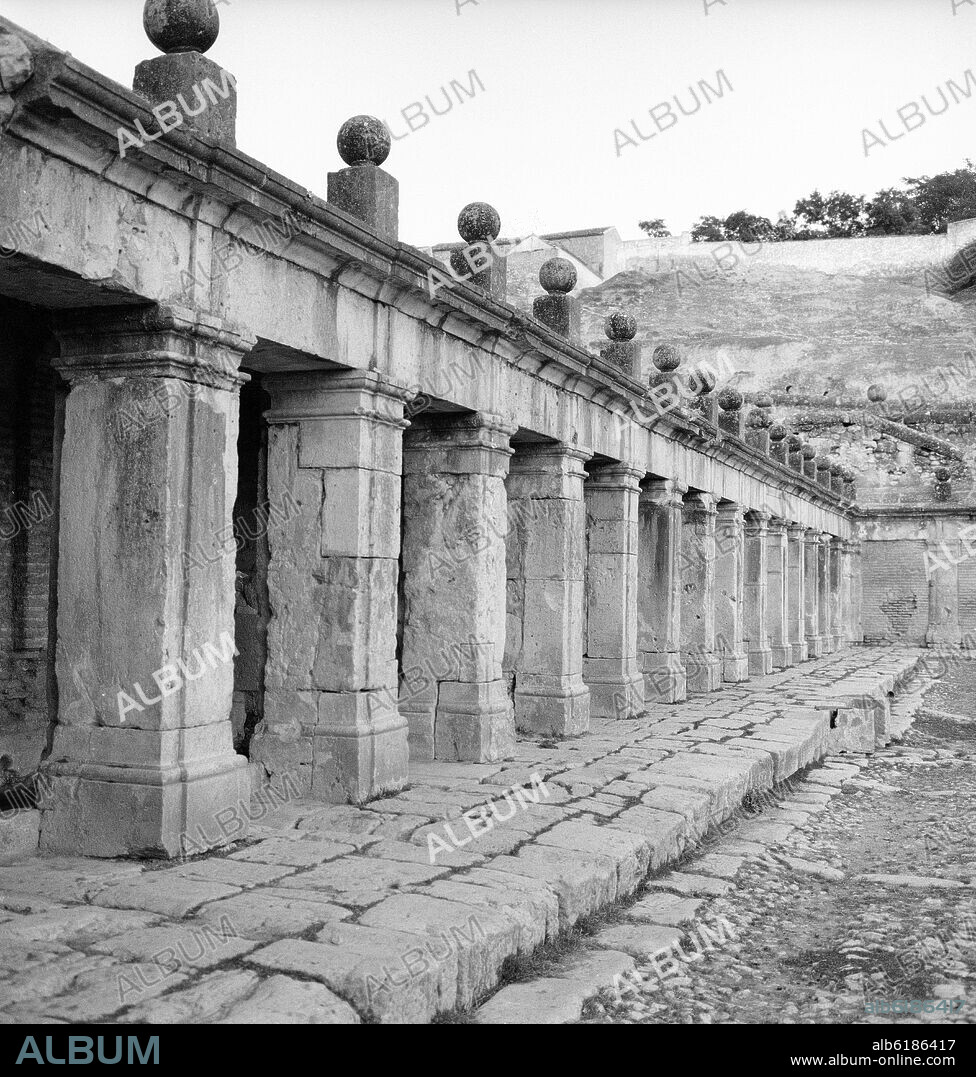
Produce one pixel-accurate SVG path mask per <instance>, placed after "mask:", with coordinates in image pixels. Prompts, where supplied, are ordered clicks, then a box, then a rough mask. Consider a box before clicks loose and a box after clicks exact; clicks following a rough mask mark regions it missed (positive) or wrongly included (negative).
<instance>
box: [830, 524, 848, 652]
mask: <svg viewBox="0 0 976 1077" xmlns="http://www.w3.org/2000/svg"><path fill="white" fill-rule="evenodd" d="M846 545H847V543H845V542H844V541H843V539H839V538H833V537H832V538H831V540H830V566H829V567H830V589H829V593H830V641H831V644H832V645H833V649H834V650H835V651H839V650H841V649H842V648H843V647H846V646H847V632H846V627H845V624H844V615H843V609H842V604H843V590H844V574H845V571H846V568H845V564H844V561H845V558H846V555H845V553H844V548H845V546H846Z"/></svg>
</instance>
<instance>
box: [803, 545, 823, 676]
mask: <svg viewBox="0 0 976 1077" xmlns="http://www.w3.org/2000/svg"><path fill="white" fill-rule="evenodd" d="M820 539H821V534H820V532H819V531H814V530H813V529H812V528H810V529H809V530H808V531H807V533H806V535H805V536H804V539H803V586H804V592H803V629H804V632H805V634H806V639H807V654H808V655H809V657H810V658H820V656H821V655H822V654H823V653H824V645H823V636H821V634H820V581H821V579H822V570H821V559H820V549H821V543H820Z"/></svg>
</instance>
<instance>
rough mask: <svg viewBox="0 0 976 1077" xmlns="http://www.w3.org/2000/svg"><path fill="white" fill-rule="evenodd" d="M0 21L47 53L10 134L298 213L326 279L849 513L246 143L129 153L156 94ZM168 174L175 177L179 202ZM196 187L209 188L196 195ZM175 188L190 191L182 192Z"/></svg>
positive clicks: (172, 136) (145, 193) (209, 208)
mask: <svg viewBox="0 0 976 1077" xmlns="http://www.w3.org/2000/svg"><path fill="white" fill-rule="evenodd" d="M0 27H8V28H9V29H10V30H11V31H12V32H14V33H17V34H18V35H20V36H21V37H22V38H23V39H24V41H25V42H26V43H27V44H28V47H29V48H30V49H31V51H32V53H33V55H34V57H35V60H36V64H37V69H36V73H35V75H34V78H33V79H32V80H31V81H30V82H29V83H28V84H27V85H26V86H25V87H23V89H22V90H21V91H20V94H19V99H20V108H19V111H18V113H17V114H16V116H15V117H14V120H13V121H12V123H11V126H10V128H9V130H8V135H9V133H10V132H13V133H14V134H15V135H16V136H17V137H18V138H20V139H22V140H24V141H26V142H31V143H34V144H36V145H38V146H39V147H41V148H42V149H44V150H45V152H48V153H51V154H54V155H55V156H60V157H62V158H65V159H70V160H71V161H72V162H73V163H74V164H76V165H77V166H79V167H85V168H88V169H89V170H91V171H93V172H97V173H98V174H99V175H100V176H101V177H102V178H103V179H104V180H105V181H106V182H108V183H113V184H115V185H117V186H118V187H120V188H122V189H125V190H128V191H130V192H131V193H132V194H133V195H135V196H137V197H140V198H152V199H154V200H162V202H161V204H164V205H166V206H167V208H168V209H170V210H171V211H172V212H175V213H182V214H184V215H187V216H190V217H192V216H193V215H194V214H200V215H201V218H202V216H203V215H204V214H206V218H207V220H208V221H210V223H213V224H214V225H215V226H216V227H220V228H226V227H229V225H230V222H231V220H232V219H239V220H240V221H241V222H242V223H248V222H250V223H252V224H257V223H260V222H263V221H267V220H269V219H277V220H281V219H284V218H290V219H292V220H294V221H295V222H296V223H297V224H298V225H299V231H298V232H297V234H295V235H294V236H293V237H292V238H291V239H290V241H289V246H288V256H289V258H292V257H295V256H296V252H298V251H304V254H305V258H304V260H303V261H302V262H301V264H303V265H305V266H306V267H308V266H309V264H310V263H311V265H312V267H313V268H314V271H315V272H317V273H318V274H319V275H320V276H321V277H323V278H324V279H328V280H330V281H333V282H334V283H337V284H339V285H341V286H342V287H345V288H350V289H352V290H354V291H356V292H358V293H360V294H362V295H364V296H366V297H368V298H371V299H373V300H375V301H377V302H381V303H385V304H388V305H390V306H392V307H395V308H396V309H398V310H400V311H402V312H403V313H405V314H407V315H408V316H411V317H414V318H418V319H422V320H423V321H425V322H427V323H428V324H430V325H432V326H435V327H437V328H439V329H441V330H442V331H444V332H446V333H450V334H452V335H455V336H457V337H460V338H461V339H465V340H468V341H470V342H472V343H476V344H478V345H479V346H480V347H483V348H486V349H487V350H488V351H490V352H492V353H493V354H495V355H497V356H499V357H501V358H503V359H505V360H506V361H508V362H510V363H513V364H515V365H518V366H519V367H520V368H522V369H525V370H528V371H529V372H530V373H534V374H536V375H537V376H539V377H541V378H543V379H544V380H546V381H548V382H550V383H552V384H555V385H557V386H559V387H561V388H564V389H566V390H568V391H571V392H577V393H580V394H582V395H585V396H586V397H587V399H589V400H590V401H592V402H593V403H594V404H596V405H598V406H602V407H605V408H606V409H608V410H610V411H613V412H617V413H619V414H621V415H622V416H624V417H625V418H626V419H627V420H628V421H630V422H633V423H635V424H636V425H638V426H642V427H645V428H647V427H653V429H654V430H655V431H657V432H660V433H662V434H663V435H665V436H666V437H669V438H670V437H673V438H674V439H675V440H677V441H679V443H681V444H684V445H686V446H687V447H689V448H693V449H694V450H695V451H697V452H699V453H701V454H702V455H705V456H711V457H715V458H717V459H720V460H722V461H724V462H726V463H728V464H730V465H732V466H733V467H735V468H736V469H738V470H741V471H744V472H746V473H747V474H749V475H751V476H753V477H755V478H758V479H761V480H763V481H766V482H769V483H771V484H773V485H776V486H783V485H784V479H785V478H786V479H788V480H789V482H788V484H787V485H788V486H789V488H790V489H791V491H792V492H793V493H794V494H795V496H797V497H799V498H801V499H803V500H806V501H809V502H810V503H812V504H814V505H816V506H820V507H824V508H827V509H829V510H831V511H834V512H838V513H840V514H842V515H843V514H846V513H847V512H848V506H847V505H846V504H845V503H844V502H843V501H842V500H841V499H840V498H838V497H836V496H835V495H834V494H832V493H831V492H830V491H828V490H824V489H823V487H820V486H817V485H816V484H813V483H808V482H807V481H806V480H804V479H803V478H802V477H801V476H799V475H797V474H796V473H795V472H791V471H788V470H787V469H784V468H782V466H781V465H779V464H777V463H776V462H775V461H772V460H770V459H769V458H768V457H766V456H765V455H764V454H763V455H760V454H758V453H756V452H755V451H754V450H752V449H750V448H749V447H748V446H746V445H745V444H744V443H743V442H740V441H739V440H738V439H734V440H730V439H728V438H726V437H723V436H722V435H719V434H718V433H717V432H715V431H714V428H712V427H711V424H709V423H707V421H699V420H697V419H694V418H692V417H690V416H689V415H684V414H676V413H675V414H665V415H664V416H661V417H657V416H655V417H654V418H653V419H651V420H650V421H647V420H644V421H642V420H641V419H639V418H636V417H634V416H633V414H632V407H631V404H632V402H634V403H636V404H638V405H641V404H644V403H646V401H645V400H644V398H645V395H646V389H647V387H646V386H644V385H642V384H641V383H639V382H638V381H636V380H635V379H633V378H630V377H628V376H626V375H624V374H622V373H621V372H620V371H619V370H617V369H616V368H614V367H612V366H610V365H609V364H607V363H605V362H604V361H603V360H602V359H601V358H600V357H599V356H597V355H593V354H591V353H590V352H588V351H585V350H584V349H582V348H581V347H579V346H577V345H575V344H572V343H570V342H568V341H567V340H565V338H563V337H561V336H559V335H558V334H557V333H555V332H553V331H552V330H550V329H549V328H548V327H547V326H545V325H544V324H543V323H542V322H539V321H537V320H536V319H534V318H532V317H530V316H529V315H527V314H525V313H523V312H521V311H518V310H516V309H515V308H513V307H511V306H509V305H507V304H501V303H498V302H496V301H494V300H492V299H491V298H490V297H488V296H486V295H485V294H484V293H482V292H479V291H477V290H475V289H472V288H470V287H468V286H466V285H464V284H459V285H458V286H457V287H452V288H449V289H443V290H441V291H440V292H439V293H438V295H437V297H436V299H433V300H432V299H431V298H430V297H429V295H428V294H427V274H428V271H429V270H431V269H437V270H438V271H442V270H443V265H442V264H441V263H440V262H438V261H437V260H436V259H434V258H431V257H428V256H426V255H424V254H422V253H421V252H420V251H418V250H416V249H415V248H412V247H409V246H406V245H404V244H402V243H396V244H394V243H390V242H388V241H387V240H385V239H383V238H382V237H381V236H379V235H377V234H376V233H375V232H372V231H371V230H370V229H368V228H367V227H365V226H364V225H363V224H362V223H361V222H360V221H358V220H356V219H355V218H353V217H351V216H349V215H348V214H346V213H344V212H342V211H341V210H338V209H336V208H335V207H333V206H331V205H329V204H328V203H327V202H325V201H324V200H322V199H321V198H318V197H316V196H315V195H313V194H311V193H310V192H309V191H307V190H304V189H303V188H301V187H299V186H298V185H297V184H295V183H293V182H292V181H290V180H288V179H287V178H285V177H284V176H282V175H280V174H279V173H277V172H274V171H273V170H271V169H268V168H267V167H265V166H264V165H262V164H261V163H260V162H258V161H256V160H254V159H253V158H251V157H248V156H247V155H246V154H243V153H241V152H239V151H237V150H234V149H228V148H226V147H223V146H220V145H218V144H216V143H214V142H212V141H210V140H209V139H206V138H204V137H201V136H197V135H192V134H189V133H187V131H185V130H183V129H181V128H176V129H174V130H172V131H170V132H168V133H167V135H166V138H164V139H160V140H158V141H156V142H152V143H150V144H148V145H146V146H145V147H144V148H143V149H141V150H140V151H139V153H138V154H137V155H134V156H131V157H127V158H126V159H125V160H119V158H118V153H117V148H118V134H117V132H118V130H119V128H120V127H129V128H131V126H132V124H133V122H134V120H135V119H139V120H141V121H142V122H143V123H151V122H152V121H153V116H152V112H151V111H150V108H149V103H148V102H147V101H145V100H144V99H143V98H141V97H139V96H138V95H136V94H135V93H133V92H132V91H130V90H127V89H125V88H124V87H122V86H120V85H118V84H117V83H114V82H112V81H111V80H109V79H106V78H105V77H104V76H102V75H100V74H99V73H98V72H96V71H94V70H92V69H91V68H89V67H87V66H86V65H84V64H81V63H79V62H78V61H77V60H75V59H74V58H73V57H71V56H70V55H68V54H67V53H63V52H61V51H59V50H57V49H54V48H52V47H51V46H50V45H48V44H47V43H46V42H44V41H43V40H41V39H40V38H37V37H36V36H34V35H32V34H30V33H29V32H27V31H25V30H22V29H20V28H19V27H17V26H16V25H15V24H13V23H10V22H9V21H8V20H6V19H0ZM55 118H56V119H57V129H56V137H55V136H54V135H53V134H52V131H53V130H54V126H53V124H52V119H55ZM167 184H170V185H172V187H173V190H172V191H171V192H170V200H169V201H168V202H167V201H165V197H166V187H167ZM188 190H189V191H191V192H193V193H196V194H197V195H198V198H197V199H196V200H193V199H187V198H186V197H185V195H186V192H187V191H188ZM176 192H179V193H182V195H183V196H184V197H183V198H182V199H179V198H177V196H176ZM279 256H280V255H279Z"/></svg>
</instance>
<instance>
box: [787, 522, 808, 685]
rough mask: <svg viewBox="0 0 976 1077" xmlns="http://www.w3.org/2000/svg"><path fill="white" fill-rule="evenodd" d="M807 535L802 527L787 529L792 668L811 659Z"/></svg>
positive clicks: (788, 612)
mask: <svg viewBox="0 0 976 1077" xmlns="http://www.w3.org/2000/svg"><path fill="white" fill-rule="evenodd" d="M806 533H807V529H806V528H805V527H804V526H803V524H790V525H789V526H788V527H787V529H786V539H787V577H786V617H787V626H786V627H787V636H788V638H787V642H788V643H789V645H790V647H791V648H792V651H793V665H794V666H795V665H797V664H798V663H800V662H805V661H806V660H807V659H808V658H809V657H810V651H809V647H808V644H807V633H806V593H807V584H806V572H805V569H806V563H807V559H806Z"/></svg>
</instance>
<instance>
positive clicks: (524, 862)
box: [0, 648, 921, 1023]
mask: <svg viewBox="0 0 976 1077" xmlns="http://www.w3.org/2000/svg"><path fill="white" fill-rule="evenodd" d="M920 653H921V652H918V651H915V650H908V649H905V648H871V649H869V648H853V649H849V650H845V651H842V652H840V653H839V654H836V655H832V656H829V657H828V658H825V659H821V660H819V661H817V662H811V663H807V664H805V665H804V666H802V667H800V668H798V669H794V670H788V671H784V672H782V673H777V674H774V675H772V676H770V677H766V678H764V679H763V680H762V681H760V682H757V683H756V684H755V686H752V685H740V686H732V685H729V686H726V687H725V688H724V689H723V690H721V691H720V692H717V693H714V694H713V695H711V696H710V697H707V698H705V697H698V698H697V699H695V700H693V701H692V702H689V703H685V704H676V705H674V706H663V707H660V708H654V709H653V710H652V711H651V712H650V713H649V714H648V715H647V716H645V717H642V718H640V719H635V720H628V721H615V722H614V721H605V722H599V723H595V725H594V728H593V730H592V731H591V732H590V733H589V734H588V735H587V736H585V737H582V738H579V739H577V740H573V741H564V742H560V743H554V742H550V741H546V740H540V739H523V740H521V741H520V742H519V744H518V746H517V750H516V753H515V758H514V759H512V760H510V761H506V762H504V763H498V764H442V763H435V764H422V765H415V766H413V767H411V785H410V788H409V789H408V790H406V791H405V792H403V793H401V794H399V795H398V796H395V797H387V798H384V799H382V800H378V801H375V802H373V803H370V804H368V805H366V806H364V807H362V808H355V807H349V806H344V807H327V806H322V805H320V804H315V803H310V802H302V803H287V804H282V805H280V806H279V807H277V808H276V809H275V810H274V811H272V812H268V813H267V814H265V815H264V816H263V817H262V819H261V822H260V823H258V824H257V825H255V826H252V833H251V837H250V838H249V839H248V841H247V842H245V843H239V844H238V845H237V846H235V847H231V848H230V849H229V850H224V851H223V852H222V853H221V854H212V855H208V856H202V857H198V858H195V859H193V860H190V861H188V862H186V863H184V864H181V865H177V866H157V865H146V864H144V863H133V862H127V861H97V860H71V859H44V858H40V857H36V856H34V857H31V858H25V859H21V860H19V861H17V862H15V863H12V864H9V865H8V866H5V867H0V932H2V934H3V936H4V938H5V942H4V944H3V946H2V949H0V976H2V977H3V979H2V980H0V1020H3V1021H5V1022H21V1021H51V1022H72V1021H93V1020H111V1021H113V1022H151V1023H166V1022H207V1023H245V1022H254V1021H265V1022H267V1021H280V1022H283V1023H284V1022H308V1023H339V1022H354V1021H358V1020H361V1019H362V1020H372V1021H382V1022H398V1021H399V1022H405V1021H406V1022H422V1021H428V1020H430V1019H432V1018H433V1017H435V1016H436V1015H437V1014H445V1013H450V1012H452V1011H466V1010H469V1009H470V1008H471V1007H472V1006H473V1005H475V1004H476V1003H477V1002H478V1001H479V1000H480V999H482V998H484V997H485V996H486V995H487V994H488V993H489V992H490V991H491V990H492V989H493V988H495V987H496V986H497V984H498V983H499V982H500V981H502V980H504V979H505V978H508V977H509V975H510V973H511V970H512V968H513V967H515V966H517V965H518V964H519V963H520V962H525V961H527V960H529V959H530V955H532V954H533V952H534V951H537V948H538V947H539V946H540V945H541V944H549V945H550V946H551V945H552V944H553V943H557V944H558V940H559V939H560V938H562V937H564V936H565V933H566V932H567V931H568V929H570V928H572V927H573V925H575V924H577V923H579V922H580V921H581V920H583V919H585V918H587V917H590V916H593V915H594V914H598V913H600V912H601V910H605V909H606V908H607V907H608V906H610V905H612V904H613V903H615V902H620V901H622V900H623V899H626V898H629V896H630V895H632V894H633V893H634V892H635V891H636V890H637V889H638V887H639V886H640V885H641V884H642V882H643V881H644V880H645V878H646V877H647V876H648V873H655V872H659V871H660V870H661V869H662V868H664V867H665V866H666V865H668V864H670V863H673V862H675V861H676V860H677V858H679V857H680V856H681V855H682V853H684V852H685V851H687V850H689V849H690V848H691V847H693V846H694V844H695V843H696V842H698V841H699V840H700V839H701V838H702V836H703V835H705V834H706V833H707V832H709V830H710V828H712V827H714V826H715V825H716V824H720V823H722V821H723V820H726V819H728V818H730V817H731V816H733V814H734V813H735V812H736V811H737V809H739V807H740V805H741V804H742V802H743V801H744V800H748V799H749V798H753V799H754V798H756V797H757V796H759V795H761V794H762V793H763V791H765V790H768V789H770V788H771V787H772V786H773V785H774V784H775V783H778V782H782V781H783V780H785V779H787V778H788V777H789V776H790V775H792V774H793V773H794V772H796V771H797V770H798V769H800V768H803V767H806V766H808V765H809V764H811V763H812V762H814V761H815V760H817V759H819V758H820V757H821V756H822V755H823V754H824V752H825V751H826V750H827V747H828V742H829V741H831V739H833V741H834V742H835V743H836V742H837V738H839V737H841V736H842V734H843V733H844V730H842V729H837V730H833V731H832V730H831V724H832V722H833V723H835V724H836V723H837V721H838V716H840V721H841V723H843V722H844V721H846V720H847V717H846V716H848V715H850V713H851V710H850V708H851V707H852V706H854V705H855V703H856V704H857V705H859V706H863V705H865V703H866V702H870V701H871V700H874V701H875V702H876V704H877V706H876V708H875V709H876V710H878V711H879V713H880V711H881V710H883V709H884V707H883V704H884V701H885V700H887V698H888V697H889V695H890V694H891V693H893V692H894V691H895V690H896V689H897V687H898V684H899V683H900V681H901V680H903V679H904V678H905V677H906V676H907V675H908V673H909V672H910V671H911V670H912V669H913V668H914V667H915V665H916V663H917V661H918V658H919V655H920ZM877 721H878V722H879V723H880V722H881V718H880V717H878V718H877ZM879 728H880V725H879ZM812 780H813V779H812ZM775 811H777V812H779V811H780V810H779V809H775ZM462 813H466V814H462ZM780 814H781V815H783V816H784V817H783V818H779V817H774V818H773V821H772V822H770V821H764V822H763V823H761V824H757V825H761V826H762V827H765V828H767V829H766V830H764V832H763V834H764V836H765V837H766V838H771V837H774V836H775V835H774V834H772V833H771V831H769V829H768V828H769V827H773V828H774V829H775V828H776V827H780V828H783V827H787V826H789V825H790V824H791V823H792V822H794V821H795V820H791V819H789V818H786V816H789V815H790V814H791V813H789V812H780ZM738 836H739V838H740V839H741V840H743V841H751V840H752V837H753V835H751V834H750V833H749V832H748V831H746V830H742V831H740V832H739V835H738ZM783 836H784V837H785V834H784V835H783ZM719 877H721V875H720V876H719ZM687 885H688V888H689V889H688V893H689V894H694V893H697V892H698V890H700V889H701V888H702V886H704V885H705V884H702V883H699V882H696V881H694V880H693V881H692V882H691V883H689V884H687ZM716 885H720V884H716ZM696 888H697V889H696ZM671 889H672V890H673V889H674V888H673V887H671ZM618 935H619V939H618V941H617V942H616V944H615V945H614V946H608V947H605V948H601V950H600V952H599V953H598V954H596V955H595V957H593V960H592V961H591V965H590V967H589V968H587V969H586V970H584V971H583V972H582V973H581V974H580V976H579V977H578V978H577V981H578V982H577V983H576V987H575V994H574V995H573V997H577V996H578V998H577V1001H576V1002H575V1003H573V1006H574V1007H575V1010H576V1012H575V1013H572V1012H570V1013H567V1014H564V1015H561V1016H560V1018H559V1019H571V1018H572V1017H574V1016H576V1017H578V1016H579V1009H580V1006H581V1004H582V999H583V998H585V997H586V995H588V994H593V993H594V992H595V991H596V990H598V989H599V988H600V987H602V986H605V985H606V984H607V983H610V982H612V980H613V977H614V976H615V975H616V974H618V973H624V972H626V971H628V970H630V969H632V968H633V967H634V964H635V958H634V956H633V954H634V952H635V948H634V945H633V944H632V940H631V939H630V938H629V937H628V936H627V935H626V932H618ZM638 952H639V951H638ZM515 986H519V985H515ZM511 990H513V988H505V989H503V991H501V992H498V993H497V994H496V995H495V996H494V999H493V1000H492V1002H489V1004H488V1005H489V1006H491V1005H494V1006H495V1007H496V1009H497V1008H499V1007H500V1006H501V1005H502V1001H497V1000H502V999H503V996H505V992H506V991H511ZM486 1009H487V1007H485V1008H483V1009H482V1011H481V1013H482V1015H484V1013H485V1010H486Z"/></svg>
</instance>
